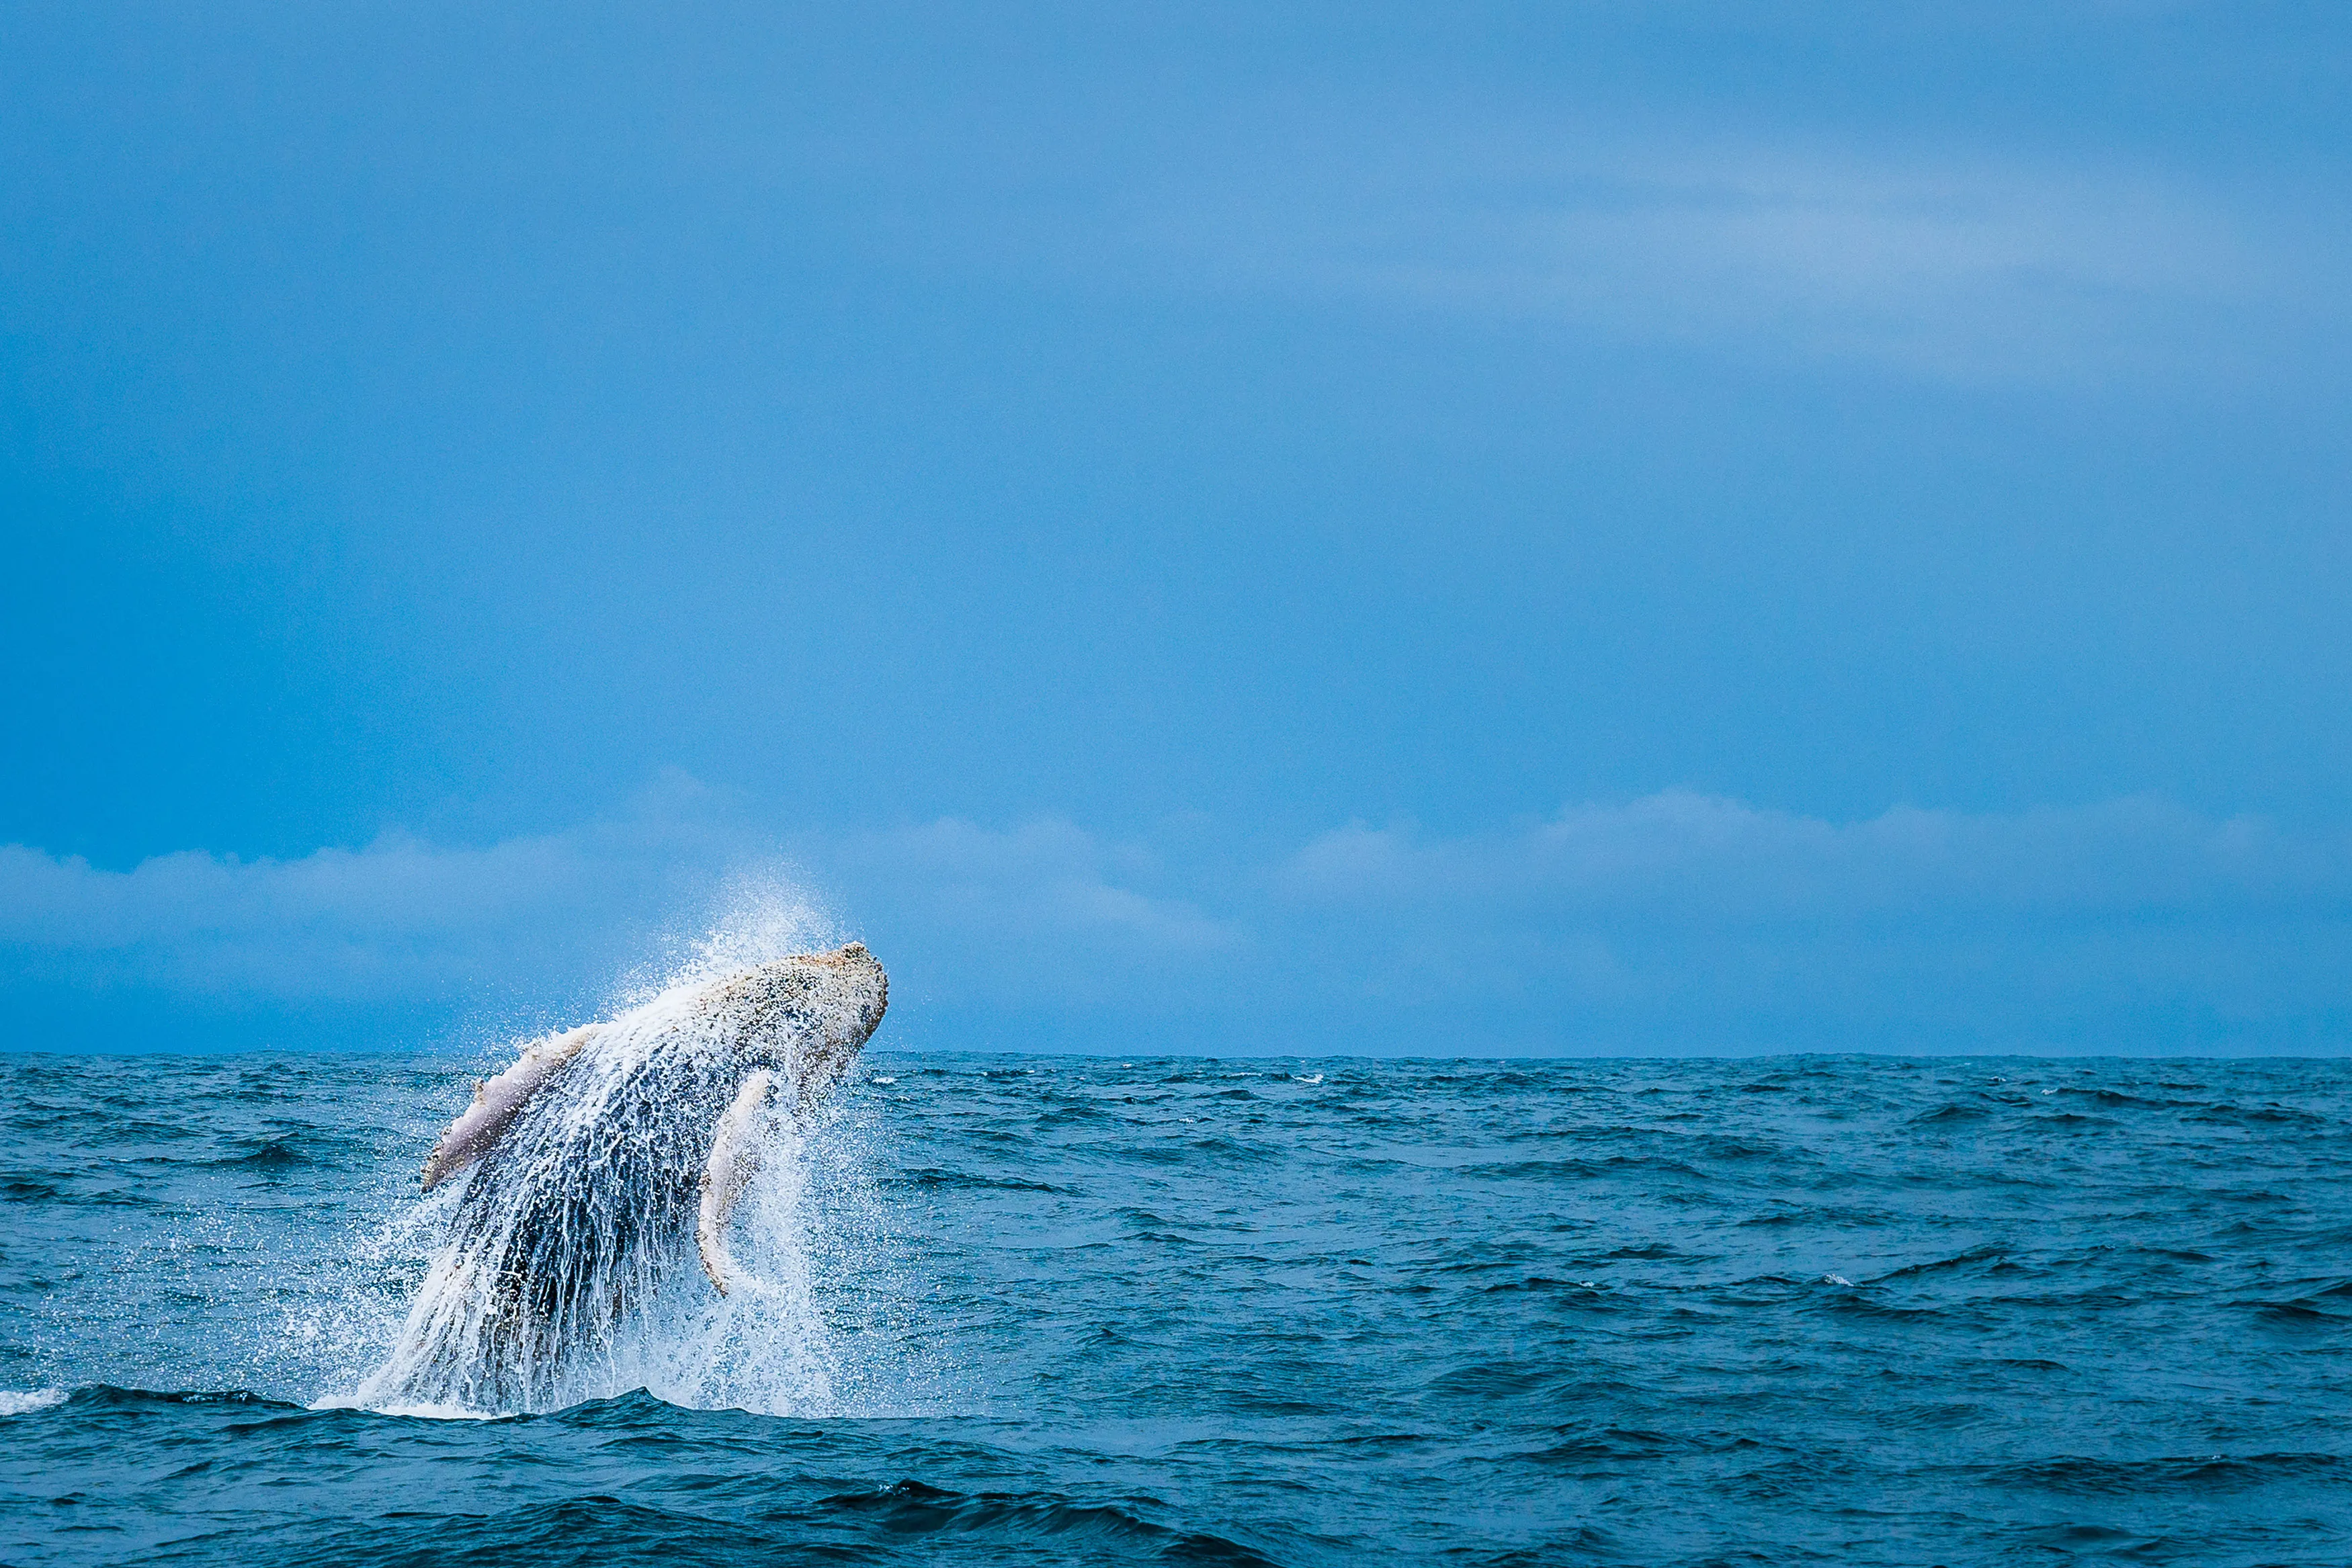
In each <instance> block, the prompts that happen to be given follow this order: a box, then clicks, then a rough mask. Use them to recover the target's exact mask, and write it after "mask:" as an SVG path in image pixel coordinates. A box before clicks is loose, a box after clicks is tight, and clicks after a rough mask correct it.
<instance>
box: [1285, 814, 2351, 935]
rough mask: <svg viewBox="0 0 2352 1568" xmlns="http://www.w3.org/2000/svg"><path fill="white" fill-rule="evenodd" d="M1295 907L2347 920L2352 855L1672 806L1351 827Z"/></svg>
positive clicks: (1847, 917) (1633, 915) (1985, 820)
mask: <svg viewBox="0 0 2352 1568" xmlns="http://www.w3.org/2000/svg"><path fill="white" fill-rule="evenodd" d="M1275 885H1276V888H1277V890H1278V891H1279V892H1280V893H1281V894H1282V895H1283V896H1285V897H1286V898H1287V899H1289V900H1291V901H1293V902H1295V903H1297V904H1301V905H1303V906H1337V905H1344V906H1347V907H1351V908H1359V909H1360V908H1363V907H1365V906H1366V904H1368V902H1369V903H1375V904H1378V905H1379V906H1381V907H1383V908H1385V909H1387V910H1389V911H1390V912H1391V913H1392V914H1405V913H1409V912H1413V911H1422V912H1433V911H1442V912H1445V913H1446V914H1448V915H1460V914H1462V913H1463V912H1465V911H1475V912H1476V913H1477V914H1478V915H1480V916H1482V917H1484V918H1487V919H1542V918H1570V919H1572V918H1591V919H1607V920H1611V921H1638V922H1644V923H1647V922H1665V923H1670V924H1674V925H1681V926H1685V927H1696V926H1706V927H1721V926H1727V925H1775V924H1786V923H1789V922H1823V921H1828V922H1838V923H1845V924H1854V923H1865V922H1881V923H1884V922H1889V921H1897V922H1899V921H1916V920H1921V919H1932V920H1936V921H1939V922H1948V921H1952V920H1956V919H1976V920H1983V919H2014V918H2034V919H2081V918H2126V919H2134V920H2144V919H2148V918H2154V917H2159V916H2160V917H2179V916H2184V915H2204V916H2210V917H2216V918H2222V917H2230V916H2232V915H2239V914H2243V913H2249V912H2254V911H2263V912H2268V913H2273V914H2276V913H2288V912H2293V913H2299V914H2318V915H2331V916H2344V915H2352V838H2347V837H2346V836H2344V835H2341V834H2335V835H2326V836H2319V837H2308V836H2305V837H2297V836H2291V835H2288V834H2285V833H2283V832H2282V831H2279V830H2278V829H2277V828H2275V827H2273V825H2271V824H2269V823H2266V822H2263V821H2260V820H2258V819H2250V818H2240V819H2234V820H2230V821H2213V820H2210V819H2208V818H2204V817H2200V816H2199V815H2197V814H2196V813H2194V812H2191V811H2189V810H2184V809H2182V808H2180V807H2179V806H2176V805H2172V804H2169V803H2167V802H2164V801H2160V800H2117V801H2111V802H2107V803H2104V804H2100V805H2095V806H2087V807H2078V808H2072V809H2066V810H2054V809H2044V810H2033V811H2027V812H2022V813H2018V814H2011V815H1970V814H1966V813H1961V812H1953V811H1930V810H1916V809H1912V808H1901V809H1897V810H1890V811H1888V812H1886V813H1885V814H1884V815H1882V816H1879V817H1875V818H1873V819H1870V820H1868V821H1860V822H1853V823H1844V824H1839V823H1832V822H1829V821H1822V820H1821V819H1819V818H1813V817H1805V816H1800V815H1796V814H1794V813H1790V812H1786V811H1772V810H1759V809H1758V808H1756V807H1753V806H1749V805H1748V804H1745V803H1744V802H1741V801H1738V800H1725V799H1721V798H1718V797H1713V796H1706V795H1700V794H1696V793H1692V792H1689V791H1685V790H1669V791H1667V792H1665V793H1663V794H1658V795H1654V796H1651V797H1648V798H1647V799H1644V800H1635V801H1633V802H1631V803H1630V804H1626V805H1622V806H1601V805H1581V806H1571V807H1568V808H1566V809H1564V810H1561V811H1560V812H1559V815H1558V816H1556V817H1554V818H1552V819H1551V820H1550V821H1544V822H1539V823H1536V824H1533V825H1531V826H1528V827H1526V828H1524V829H1521V830H1519V831H1515V832H1511V833H1507V834H1490V835H1483V836H1473V837H1467V838H1456V839H1436V840H1432V839H1426V838H1423V837H1422V836H1421V835H1419V834H1417V833H1415V832H1414V831H1412V830H1411V829H1409V828H1389V829H1371V828H1368V827H1365V826H1363V825H1361V824H1356V825H1352V826H1349V827H1348V828H1344V829H1341V830H1339V831H1334V832H1331V833H1327V834H1325V835H1323V836H1322V837H1320V838H1318V839H1316V840H1315V841H1312V842H1310V843H1308V844H1307V846H1306V847H1304V848H1303V849H1301V850H1300V851H1299V852H1297V854H1296V855H1295V856H1293V857H1292V858H1291V859H1290V860H1289V861H1287V862H1285V863H1284V864H1283V865H1282V866H1281V867H1280V868H1279V869H1278V871H1277V872H1276V877H1275Z"/></svg>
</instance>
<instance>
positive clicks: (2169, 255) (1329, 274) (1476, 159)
mask: <svg viewBox="0 0 2352 1568" xmlns="http://www.w3.org/2000/svg"><path fill="white" fill-rule="evenodd" d="M1420 129H1421V130H1422V131H1423V134H1422V135H1419V136H1416V137H1415V138H1414V139H1413V140H1412V141H1411V142H1409V143H1405V142H1400V141H1397V140H1396V139H1395V137H1394V136H1393V134H1392V133H1384V132H1381V131H1371V130H1361V131H1359V132H1358V134H1357V135H1355V136H1354V137H1353V138H1351V139H1343V140H1341V141H1339V142H1337V143H1336V144H1335V143H1333V142H1328V141H1327V142H1325V143H1323V144H1320V145H1318V144H1316V143H1314V142H1312V141H1309V142H1307V143H1306V144H1305V145H1304V146H1302V147H1300V148H1297V150H1294V151H1291V152H1286V153H1276V154H1271V155H1265V156H1262V157H1261V158H1259V159H1258V160H1257V161H1255V162H1250V163H1246V164H1241V165H1238V166H1235V167H1231V168H1227V169H1224V170H1221V171H1220V172H1219V173H1218V175H1217V177H1216V178H1214V179H1213V180H1211V181H1208V182H1203V183H1171V184H1170V185H1168V186H1166V187H1163V188H1162V189H1161V190H1160V192H1158V193H1156V194H1155V195H1153V196H1151V197H1150V198H1148V199H1146V200H1145V201H1143V202H1141V203H1140V204H1139V206H1138V208H1137V210H1136V211H1135V212H1134V214H1132V217H1131V227H1130V228H1129V232H1128V234H1127V235H1126V244H1127V246H1128V247H1129V251H1130V253H1131V254H1134V255H1138V256H1156V257H1159V258H1160V265H1162V266H1165V267H1169V268H1170V269H1171V273H1170V275H1171V277H1175V276H1181V275H1185V274H1192V275H1196V276H1199V277H1206V278H1209V279H1212V280H1214V281H1216V282H1217V283H1219V284H1220V285H1222V286H1223V287H1243V288H1255V289H1271V290H1278V291H1284V292H1292V293H1296V292H1300V291H1307V292H1312V293H1317V294H1321V295H1326V296H1331V295H1337V296H1340V297H1354V298H1362V299H1368V300H1381V301H1386V302H1389V303H1391V304H1405V305H1412V306H1417V307H1421V308H1437V309H1444V310H1448V311H1461V312H1471V313H1476V314H1485V315H1497V316H1504V317H1517V318H1525V319H1551V320H1556V321H1560V322H1564V323H1570V324H1573V325H1576V326H1579V327H1581V328H1584V329H1591V330H1596V331H1599V332H1601V333H1602V334H1604V335H1609V336H1615V337H1619V338H1624V339H1630V340H1653V341H1654V340H1666V341H1675V342H1681V343H1686V344H1699V345H1706V346H1711V347H1717V348H1726V347H1728V348H1733V349H1738V350H1743V351H1748V352H1754V351H1759V350H1762V351H1769V352H1770V353H1772V354H1775V355H1790V354H1794V355H1797V356H1799V357H1802V358H1807V359H1832V360H1863V361H1874V362H1877V363H1881V364H1885V365H1892V366H1895V367H1898V368H1901V369H1904V370H1906V371H1912V372H1915V373H1918V374H1922V375H1926V376H1929V377H1933V378H1937V379H1955V380H1962V381H1975V380H1986V379H2000V380H2010V379H2017V378H2024V379H2030V380H2042V381H2075V380H2084V379H2094V380H2103V379H2107V378H2110V377H2112V376H2115V375H2117V374H2122V373H2128V372H2135V371H2137V372H2143V373H2144V372H2147V371H2154V370H2168V371H2174V372H2179V373H2189V372H2192V371H2193V372H2194V373H2196V374H2198V375H2199V376H2200V377H2210V376H2211V375H2212V374H2213V373H2214V372H2215V371H2216V370H2217V368H2221V367H2223V366H2226V365H2229V364H2234V363H2242V362H2251V361H2247V360H2246V358H2245V356H2244V354H2243V350H2242V342H2241V339H2242V335H2243V332H2244V329H2245V326H2246V320H2247V318H2248V317H2249V315H2252V316H2257V317H2260V316H2270V317H2275V318H2280V319H2284V320H2285V321H2287V322H2288V324H2289V325H2295V324H2301V325H2303V326H2305V327H2307V326H2309V325H2311V324H2314V323H2317V322H2320V321H2322V320H2325V321H2326V322H2329V323H2332V324H2335V325H2338V326H2340V325H2341V321H2340V316H2341V312H2340V310H2338V309H2337V308H2336V306H2335V305H2334V304H2333V303H2332V301H2333V300H2334V299H2335V298H2337V295H2338V289H2337V285H2338V284H2339V283H2340V281H2341V279H2340V278H2339V277H2337V276H2336V275H2337V274H2338V273H2339V272H2340V270H2341V269H2340V267H2337V266H2336V264H2334V263H2333V262H2330V261H2328V260H2327V259H2326V256H2327V252H2326V250H2325V249H2324V248H2315V247H2313V246H2310V245H2307V244H2305V243H2304V242H2303V240H2301V239H2300V238H2298V237H2297V235H2298V234H2299V233H2300V229H2301V227H2302V225H2301V222H2300V220H2299V219H2298V220H2294V221H2290V217H2289V215H2284V214H2268V213H2264V212H2263V211H2261V210H2260V209H2258V208H2256V207H2252V206H2249V205H2247V204H2245V203H2244V202H2243V201H2242V200H2237V199H2231V198H2225V197H2223V196H2222V195H2221V194H2219V193H2214V192H2211V191H2209V190H2206V189H2204V188H2202V187H2200V185H2199V184H2197V183H2194V182H2192V181H2189V180H2187V179H2183V178H2179V177H2175V176H2170V175H2168V174H2166V173H2163V172H2158V171H2156V170H2152V169H2147V168H2137V167H2106V166H2095V164H2093V163H2092V162H2088V161H2085V160H2075V161H2073V162H2054V161H2052V162H2034V161H2032V160H2029V159H2024V158H2020V157H2015V156H2000V155H1996V154H1992V153H1989V152H1972V151H1969V150H1965V149H1962V150H1904V149H1902V148H1899V147H1883V146H1882V147H1869V148H1863V147H1857V146H1853V145H1851V144H1839V143H1836V142H1825V141H1807V140H1803V139H1800V138H1794V137H1780V138H1777V139H1776V138H1774V137H1771V136H1769V135H1752V136H1748V137H1744V138H1725V137H1720V136H1717V137H1711V138H1710V137H1694V136H1687V135H1680V134H1675V133H1670V132H1656V133H1652V134H1649V135H1646V136H1645V135H1638V134H1633V133H1631V132H1629V131H1627V130H1626V129H1624V128H1622V127H1610V126H1605V125H1596V126H1587V127H1530V126H1526V125H1519V126H1496V127H1489V128H1486V129H1484V130H1477V129H1471V130H1454V131H1452V132H1450V133H1440V134H1428V133H1427V132H1428V131H1429V130H1430V128H1428V127H1422V128H1420Z"/></svg>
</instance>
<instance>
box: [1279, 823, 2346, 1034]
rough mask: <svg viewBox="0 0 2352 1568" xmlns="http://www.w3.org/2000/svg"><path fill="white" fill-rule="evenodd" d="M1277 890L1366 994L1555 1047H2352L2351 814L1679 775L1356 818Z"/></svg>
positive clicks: (1299, 923)
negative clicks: (1755, 786)
mask: <svg viewBox="0 0 2352 1568" xmlns="http://www.w3.org/2000/svg"><path fill="white" fill-rule="evenodd" d="M1269 889H1270V893H1271V895H1272V898H1273V900H1274V901H1275V903H1276V905H1277V906H1279V907H1281V908H1284V909H1286V910H1287V911H1290V912H1292V913H1291V917H1290V920H1289V925H1290V926H1291V927H1292V928H1293V929H1296V930H1298V931H1301V932H1307V933H1316V934H1318V941H1328V940H1330V939H1331V937H1332V936H1333V934H1335V933H1337V932H1339V931H1341V930H1344V932H1345V936H1344V941H1345V943H1346V946H1347V947H1348V949H1349V956H1350V964H1351V966H1352V967H1351V970H1350V973H1351V974H1352V976H1353V977H1355V978H1354V981H1353V989H1354V993H1355V995H1354V998H1353V1000H1354V1002H1355V1003H1357V1004H1358V1005H1360V1006H1372V1005H1381V1006H1387V1007H1391V1008H1400V1009H1445V1008H1448V1007H1455V1008H1458V1007H1461V1006H1464V1005H1473V1006H1479V1007H1482V1008H1483V1009H1485V1010H1486V1012H1487V1013H1488V1014H1490V1015H1494V1016H1497V1017H1501V1018H1503V1019H1506V1027H1507V1028H1509V1029H1511V1030H1516V1031H1517V1034H1518V1035H1519V1036H1520V1037H1522V1038H1533V1039H1536V1040H1549V1041H1550V1042H1551V1043H1552V1044H1554V1045H1555V1046H1558V1045H1567V1044H1572V1043H1575V1042H1578V1041H1584V1042H1588V1043H1590V1044H1592V1045H1596V1046H1601V1047H1608V1046H1611V1045H1612V1042H1613V1043H1614V1044H1615V1045H1617V1046H1620V1047H1625V1046H1629V1045H1630V1046H1635V1047H1639V1048H1641V1049H1682V1050H1687V1049H1705V1048H1710V1047H1718V1048H1719V1047H1733V1046H1736V1047H1738V1048H1739V1049H1771V1048H1773V1046H1774V1045H1775V1044H1776V1043H1777V1044H1778V1045H1779V1046H1780V1048H1782V1049H1793V1048H1800V1047H1802V1048H1807V1049H1856V1048H1864V1049H1945V1050H1949V1049H1962V1048H1972V1049H1984V1050H2013V1049H2020V1048H2046V1047H2053V1046H2061V1045H2068V1044H2072V1045H2074V1046H2078V1047H2081V1048H2084V1049H2089V1048H2092V1047H2096V1048H2098V1049H2126V1050H2161V1049H2191V1048H2196V1049H2220V1048H2230V1049H2256V1048H2257V1045H2256V1042H2266V1043H2265V1044H2263V1046H2262V1047H2261V1048H2263V1049H2286V1048H2289V1047H2293V1048H2294V1049H2312V1048H2315V1047H2319V1048H2328V1049H2343V1048H2344V1047H2345V1046H2347V1045H2352V967H2347V966H2352V835H2347V834H2344V833H2341V832H2333V833H2320V834H2294V833H2289V832H2286V831H2283V830H2281V829H2279V828H2277V827H2275V826H2274V825H2272V824H2269V823H2265V822H2263V821H2258V820H2253V819H2234V820H2223V821H2217V820H2213V819H2210V818H2206V817H2202V816H2200V815H2198V814H2197V813H2194V812H2191V811H2189V810H2184V809H2182V808H2180V807H2178V806H2175V805H2170V804H2168V803H2165V802H2162V801H2156V800H2120V801H2113V802H2108V803H2105V804H2101V805H2095V806H2088V807H2081V808H2070V809H2063V810H2061V809H2046V810H2032V811H2026V812H2021V813H2015V814H1969V813H1961V812H1950V811H1931V810H1915V809H1908V808H1906V809H1901V810H1890V811H1888V812H1886V813H1885V814H1883V815H1881V816H1878V817H1875V818H1873V819H1870V820H1867V821H1857V822H1848V823H1836V822H1831V821H1824V820H1822V819H1819V818H1812V817H1806V816H1802V815H1798V814H1795V813H1790V812H1784V811H1773V810H1759V809H1758V808H1756V807H1753V806H1750V805H1748V804H1745V803H1743V802H1740V801H1738V800H1723V799H1718V798H1714V797H1709V796H1704V795H1699V794H1695V793H1691V792H1687V791H1669V792H1666V793H1664V794H1660V795H1656V796H1652V797H1650V798H1647V799H1644V800H1634V801H1632V802H1629V803H1625V804H1622V805H1592V804H1587V805H1578V806H1571V807H1569V808H1567V809H1564V810H1561V811H1560V812H1559V814H1558V815H1556V816H1554V817H1553V818H1551V819H1549V820H1548V821H1539V822H1534V823H1529V824H1527V825H1525V826H1523V827H1520V828H1517V829H1516V830H1513V831H1507V832H1495V833H1486V834H1474V835H1465V836H1459V837H1452V838H1444V837H1431V836H1427V835H1423V834H1422V833H1419V832H1417V831H1413V830H1412V829H1411V828H1400V827H1391V828H1379V829H1376V828H1370V827H1367V826H1364V825H1361V824H1357V825H1353V826H1350V827H1348V828H1344V829H1341V830H1338V831H1333V832H1330V833H1327V834H1324V835H1322V836H1321V837H1319V838H1318V839H1316V840H1314V841H1311V842H1310V843H1308V844H1307V845H1305V846H1304V847H1302V848H1301V849H1300V850H1299V851H1298V852H1297V853H1295V854H1294V855H1292V856H1290V857H1289V858H1288V859H1287V860H1286V861H1285V862H1282V863H1281V864H1280V865H1279V866H1277V867H1276V868H1275V869H1274V871H1273V873H1272V874H1271V876H1270V878H1269ZM1320 951H1322V949H1321V948H1320V947H1318V953H1319V952H1320ZM1333 999H1334V1001H1335V1002H1336V1001H1339V1000H1340V999H1341V998H1339V997H1338V996H1336V995H1335V997H1334V998H1333Z"/></svg>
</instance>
